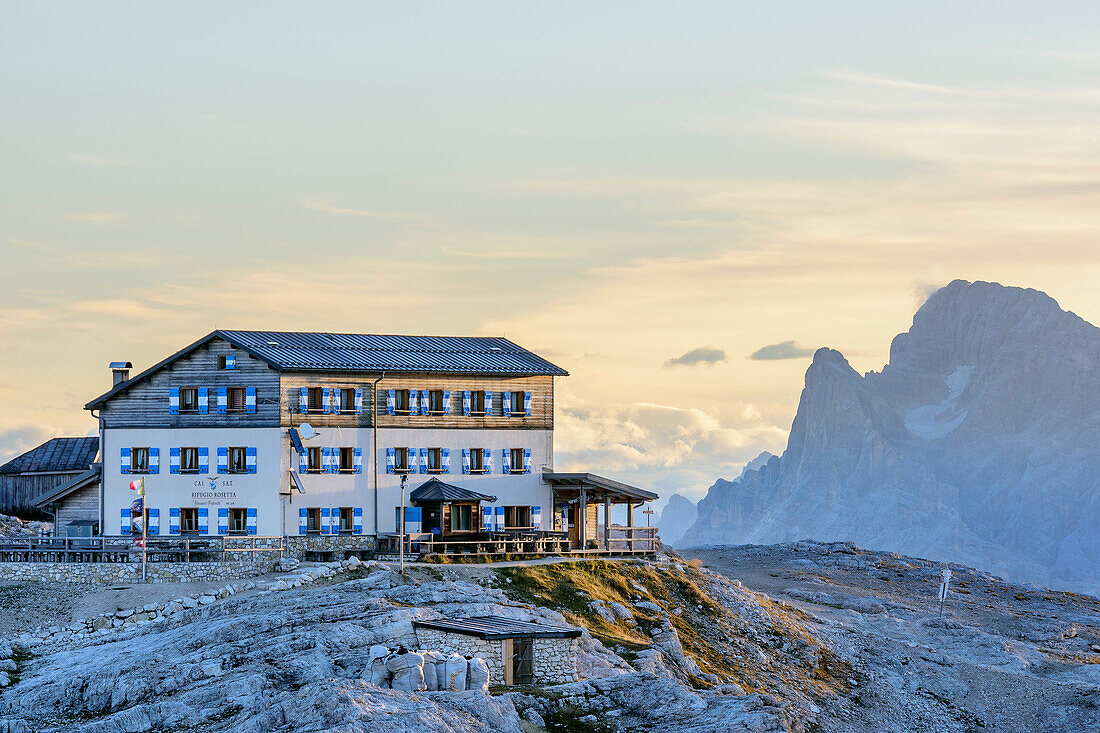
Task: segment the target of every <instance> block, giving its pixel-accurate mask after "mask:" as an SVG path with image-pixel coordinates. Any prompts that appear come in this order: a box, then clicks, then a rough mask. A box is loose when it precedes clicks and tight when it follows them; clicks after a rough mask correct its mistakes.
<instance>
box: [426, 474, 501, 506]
mask: <svg viewBox="0 0 1100 733" xmlns="http://www.w3.org/2000/svg"><path fill="white" fill-rule="evenodd" d="M409 498H410V499H412V500H413V501H496V500H497V498H496V497H495V496H486V495H485V494H479V493H477V492H476V491H470V490H469V489H464V488H462V487H461V486H455V485H453V484H445V483H443V482H442V481H440V480H439V479H437V478H433V479H429V480H427V481H425V482H424V483H422V484H420V486H417V487H416V488H415V489H413V490H412V493H411V494H409Z"/></svg>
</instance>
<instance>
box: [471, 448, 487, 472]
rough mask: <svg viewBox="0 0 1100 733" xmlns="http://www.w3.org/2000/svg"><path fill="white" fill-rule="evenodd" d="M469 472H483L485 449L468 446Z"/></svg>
mask: <svg viewBox="0 0 1100 733" xmlns="http://www.w3.org/2000/svg"><path fill="white" fill-rule="evenodd" d="M470 473H485V451H484V450H482V449H481V448H470Z"/></svg>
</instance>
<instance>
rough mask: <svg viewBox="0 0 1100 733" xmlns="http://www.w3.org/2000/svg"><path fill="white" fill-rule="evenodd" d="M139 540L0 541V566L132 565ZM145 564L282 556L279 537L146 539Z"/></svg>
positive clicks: (280, 538)
mask: <svg viewBox="0 0 1100 733" xmlns="http://www.w3.org/2000/svg"><path fill="white" fill-rule="evenodd" d="M139 540H140V538H139V537H130V536H127V535H123V536H115V537H0V562H114V563H118V562H135V561H140V560H141V554H142V552H141V549H142V548H141V546H140V545H139V544H138V542H137V541H139ZM145 544H146V547H145V549H146V553H145V556H146V559H147V560H148V561H149V562H209V561H220V562H227V561H232V560H243V559H245V558H252V557H255V554H256V553H261V555H262V554H263V553H269V554H270V555H273V556H276V557H277V556H280V555H282V554H283V551H284V546H283V538H282V537H260V536H257V535H218V536H213V537H207V536H196V537H188V536H182V537H148V538H146V540H145Z"/></svg>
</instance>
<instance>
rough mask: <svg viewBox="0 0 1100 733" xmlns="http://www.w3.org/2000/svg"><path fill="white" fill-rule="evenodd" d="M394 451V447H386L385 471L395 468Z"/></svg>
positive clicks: (391, 470)
mask: <svg viewBox="0 0 1100 733" xmlns="http://www.w3.org/2000/svg"><path fill="white" fill-rule="evenodd" d="M391 391H392V390H391ZM394 452H395V449H393V448H387V449H386V473H393V472H394V470H395V469H394Z"/></svg>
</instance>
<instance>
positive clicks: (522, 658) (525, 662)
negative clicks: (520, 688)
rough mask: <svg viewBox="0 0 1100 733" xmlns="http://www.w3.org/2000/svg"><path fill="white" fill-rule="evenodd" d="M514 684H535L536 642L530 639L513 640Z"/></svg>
mask: <svg viewBox="0 0 1100 733" xmlns="http://www.w3.org/2000/svg"><path fill="white" fill-rule="evenodd" d="M512 684H514V685H533V684H535V643H534V642H533V641H531V640H530V639H513V640H512Z"/></svg>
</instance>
